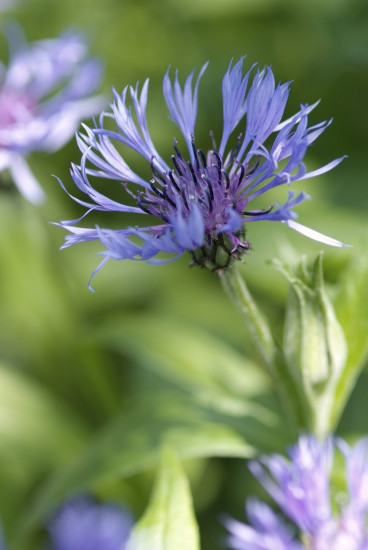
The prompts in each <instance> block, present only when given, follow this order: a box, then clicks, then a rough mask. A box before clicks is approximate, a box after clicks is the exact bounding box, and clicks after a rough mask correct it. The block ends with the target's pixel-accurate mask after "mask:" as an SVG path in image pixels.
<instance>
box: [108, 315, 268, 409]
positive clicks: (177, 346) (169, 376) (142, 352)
mask: <svg viewBox="0 0 368 550" xmlns="http://www.w3.org/2000/svg"><path fill="white" fill-rule="evenodd" d="M98 337H99V338H101V339H102V340H103V343H104V344H106V343H107V345H109V346H110V347H112V348H113V349H114V350H115V351H117V352H118V353H121V354H123V355H124V356H126V354H128V355H130V356H131V357H132V359H133V360H135V361H137V362H138V363H139V364H140V365H142V366H143V367H145V368H149V369H151V370H153V371H154V372H155V373H157V374H159V375H160V376H161V377H163V378H165V380H168V381H169V382H170V383H173V384H175V385H176V386H178V387H179V388H180V389H183V390H186V391H189V392H190V393H191V394H193V393H194V394H195V395H196V396H197V397H198V398H200V399H202V400H203V401H204V402H206V403H208V404H209V403H212V405H213V406H214V407H216V408H217V409H219V410H223V411H224V412H225V411H228V412H229V413H232V414H236V413H238V414H246V413H247V412H248V409H249V403H248V402H249V399H250V398H251V399H252V398H253V397H255V396H259V395H262V394H265V393H266V392H268V391H269V386H270V383H269V379H268V377H267V376H266V375H265V373H264V372H263V369H262V367H260V366H259V365H257V364H256V363H254V362H253V361H251V360H250V359H248V358H246V357H244V356H243V355H241V354H240V353H238V352H237V351H236V350H234V348H232V347H230V346H229V345H227V344H226V343H225V342H223V341H221V340H220V339H219V338H215V337H214V336H212V335H211V334H209V333H208V332H206V331H205V330H203V328H202V327H201V326H196V325H193V324H191V325H189V324H188V323H184V322H183V321H181V320H178V319H175V321H171V319H170V318H168V316H161V315H159V314H156V315H153V314H145V315H144V316H143V315H136V316H131V317H129V322H128V323H127V322H126V318H123V319H122V318H115V319H112V320H110V321H109V323H107V324H106V325H104V327H103V329H102V331H101V332H99V333H98Z"/></svg>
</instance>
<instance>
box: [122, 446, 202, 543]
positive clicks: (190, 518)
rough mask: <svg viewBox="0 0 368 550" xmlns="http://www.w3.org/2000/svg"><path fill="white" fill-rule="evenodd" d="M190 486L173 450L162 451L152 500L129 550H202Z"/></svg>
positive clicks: (130, 540)
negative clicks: (200, 549)
mask: <svg viewBox="0 0 368 550" xmlns="http://www.w3.org/2000/svg"><path fill="white" fill-rule="evenodd" d="M199 548H200V543H199V532H198V526H197V522H196V520H195V517H194V512H193V504H192V498H191V494H190V489H189V483H188V480H187V478H186V476H185V473H184V471H183V469H182V466H181V464H180V462H179V461H178V459H177V458H176V457H175V455H174V453H173V452H172V451H171V450H170V449H163V452H162V460H161V467H160V469H159V472H158V475H157V479H156V483H155V486H154V489H153V494H152V498H151V501H150V503H149V505H148V508H147V510H146V512H145V513H144V515H143V517H142V518H141V519H140V520H139V521H138V523H137V524H136V526H135V527H134V529H133V532H132V534H131V537H130V539H129V541H128V544H127V547H126V550H174V549H175V550H199Z"/></svg>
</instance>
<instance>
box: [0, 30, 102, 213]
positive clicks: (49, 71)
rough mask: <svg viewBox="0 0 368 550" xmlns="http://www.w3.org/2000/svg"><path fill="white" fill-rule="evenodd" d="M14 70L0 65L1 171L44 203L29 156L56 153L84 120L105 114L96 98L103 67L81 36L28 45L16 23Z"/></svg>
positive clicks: (11, 52)
mask: <svg viewBox="0 0 368 550" xmlns="http://www.w3.org/2000/svg"><path fill="white" fill-rule="evenodd" d="M5 33H6V34H7V37H8V42H9V64H8V67H7V68H5V66H3V65H0V172H1V171H3V170H5V169H8V170H9V171H10V174H11V176H12V179H13V180H14V183H15V184H16V185H17V187H18V188H19V190H20V191H21V193H22V194H23V195H24V196H25V197H26V198H27V199H29V200H30V201H32V202H33V203H39V202H41V201H42V200H43V198H44V193H43V191H42V189H41V187H40V185H39V183H38V181H37V180H36V178H35V176H34V175H33V173H32V172H31V170H30V168H29V166H28V164H27V162H26V160H25V157H26V156H27V155H28V154H29V153H32V152H34V151H44V152H53V151H56V150H57V149H59V148H60V147H62V146H63V145H64V144H65V143H66V142H67V141H68V140H69V139H70V138H71V137H72V135H73V134H74V132H75V130H76V128H77V127H78V125H79V123H80V121H81V120H82V118H84V117H90V116H92V115H93V114H95V113H97V112H98V111H100V110H101V109H102V107H103V105H104V101H103V99H102V98H101V97H98V96H91V94H92V92H93V91H94V89H95V88H96V86H97V84H98V83H99V81H100V76H101V64H100V62H99V61H98V60H97V59H93V58H89V59H88V58H87V46H86V43H85V41H84V40H83V38H82V37H81V36H80V35H79V34H77V33H75V32H66V33H64V34H62V35H61V36H60V37H59V38H55V39H50V40H41V41H38V42H33V43H27V42H26V40H25V37H24V36H23V32H22V30H21V28H20V27H18V26H17V25H16V24H13V25H11V26H7V27H6V30H5Z"/></svg>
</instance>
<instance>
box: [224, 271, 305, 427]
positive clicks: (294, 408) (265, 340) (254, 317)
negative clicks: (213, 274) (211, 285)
mask: <svg viewBox="0 0 368 550" xmlns="http://www.w3.org/2000/svg"><path fill="white" fill-rule="evenodd" d="M220 280H221V283H222V285H223V287H224V289H225V291H226V292H227V294H228V295H229V296H230V298H231V300H232V301H233V303H234V304H235V305H236V307H237V309H238V310H239V312H240V313H241V315H242V317H243V320H244V321H245V324H246V326H247V329H248V332H249V334H250V336H251V339H252V342H253V344H254V346H255V348H256V350H257V352H258V354H259V356H260V358H261V360H262V363H263V365H264V367H265V368H266V370H267V372H268V374H269V376H270V378H271V380H272V382H273V384H274V387H275V389H276V391H277V393H278V394H279V397H280V399H281V403H282V405H283V406H284V408H285V410H286V413H287V418H288V419H289V420H292V422H291V423H292V425H293V427H294V428H296V427H306V425H307V424H308V417H309V411H308V410H306V408H305V407H304V403H305V400H304V399H303V398H302V396H298V394H299V391H298V388H297V386H296V384H295V382H294V380H293V378H292V376H291V375H290V372H289V371H288V369H287V367H286V364H285V360H284V358H283V354H282V351H281V350H280V348H279V346H278V345H277V344H276V341H275V339H274V337H273V334H272V332H271V329H270V327H269V325H268V323H267V321H266V319H265V318H264V316H263V314H262V313H261V312H260V310H259V309H258V306H257V304H256V302H255V301H254V299H253V297H252V295H251V293H250V292H249V290H248V287H247V285H246V283H245V281H244V279H243V277H241V275H240V274H239V271H238V269H237V266H236V264H233V265H231V266H230V267H228V268H227V269H224V270H223V272H222V273H221V274H220Z"/></svg>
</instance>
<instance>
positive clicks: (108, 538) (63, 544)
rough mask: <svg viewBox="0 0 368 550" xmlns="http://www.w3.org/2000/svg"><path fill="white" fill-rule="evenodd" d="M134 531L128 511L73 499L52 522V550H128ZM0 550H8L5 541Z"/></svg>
mask: <svg viewBox="0 0 368 550" xmlns="http://www.w3.org/2000/svg"><path fill="white" fill-rule="evenodd" d="M132 527H133V517H132V515H131V513H130V512H129V511H128V510H127V509H126V508H122V507H120V506H117V505H115V504H111V503H96V502H94V501H93V500H92V498H90V497H87V496H85V497H75V498H73V499H70V500H69V501H67V502H66V503H64V505H63V506H62V507H61V508H60V509H59V510H58V512H57V513H56V514H55V516H54V518H53V519H52V520H51V522H50V524H49V526H48V531H49V534H50V544H49V545H47V546H46V547H45V548H48V549H49V548H50V549H51V550H124V549H125V547H126V544H127V542H128V538H129V535H130V531H131V529H132ZM0 550H6V546H5V544H4V541H3V539H2V537H1V531H0Z"/></svg>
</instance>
